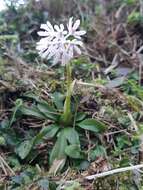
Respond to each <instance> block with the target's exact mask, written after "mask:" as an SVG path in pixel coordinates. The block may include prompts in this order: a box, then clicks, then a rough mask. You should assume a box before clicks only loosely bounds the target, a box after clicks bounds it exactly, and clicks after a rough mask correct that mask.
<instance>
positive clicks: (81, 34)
mask: <svg viewBox="0 0 143 190" xmlns="http://www.w3.org/2000/svg"><path fill="white" fill-rule="evenodd" d="M74 34H75V35H76V36H83V35H85V34H86V31H85V30H80V31H76V32H75V33H74Z"/></svg>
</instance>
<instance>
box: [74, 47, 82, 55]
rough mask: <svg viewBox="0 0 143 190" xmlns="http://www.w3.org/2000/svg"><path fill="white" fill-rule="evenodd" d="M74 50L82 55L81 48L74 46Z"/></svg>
mask: <svg viewBox="0 0 143 190" xmlns="http://www.w3.org/2000/svg"><path fill="white" fill-rule="evenodd" d="M74 50H75V52H76V53H77V54H78V55H80V54H81V50H80V48H79V47H78V46H74Z"/></svg>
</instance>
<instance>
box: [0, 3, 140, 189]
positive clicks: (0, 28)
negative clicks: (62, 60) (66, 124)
mask: <svg viewBox="0 0 143 190" xmlns="http://www.w3.org/2000/svg"><path fill="white" fill-rule="evenodd" d="M5 2H6V4H7V10H5V11H3V12H0V189H10V190H22V189H24V190H25V189H30V190H32V189H33V190H35V189H37V190H38V189H43V190H46V189H50V190H52V189H53V190H54V189H65V190H76V189H79V190H80V189H81V190H82V189H87V190H88V189H90V190H91V189H94V190H96V189H102V190H104V189H113V190H115V189H116V190H118V189H119V190H126V189H127V190H128V189H133V190H136V189H139V190H141V189H143V182H142V173H141V172H140V171H133V172H125V173H122V174H118V175H113V176H109V177H106V178H101V179H96V180H95V181H93V182H91V181H87V180H85V176H88V175H91V174H95V173H99V172H104V171H107V170H110V169H114V168H120V167H125V166H130V165H136V164H140V163H142V162H143V147H142V142H143V139H142V138H143V137H142V131H143V87H142V82H143V73H142V67H143V2H142V0H108V1H107V0H39V1H36V0H25V1H24V2H25V3H24V4H21V1H20V0H19V1H18V0H5ZM71 16H74V18H75V19H76V18H80V19H81V27H82V28H84V29H85V30H86V31H87V34H86V36H85V37H84V39H83V40H84V43H85V45H86V50H87V51H86V52H84V55H83V56H81V57H80V58H78V59H74V60H73V61H72V63H73V78H74V79H76V80H77V82H76V85H75V87H74V91H73V100H72V106H73V110H74V112H75V116H74V127H76V129H77V133H76V132H75V131H73V129H72V131H71V129H69V130H61V129H60V133H59V136H61V138H60V140H57V136H56V134H57V131H58V130H59V129H57V126H56V125H57V120H56V119H57V115H56V116H55V113H58V114H59V113H61V110H62V108H63V101H64V99H65V89H66V88H65V83H64V82H65V78H64V73H65V71H64V68H63V67H61V66H59V65H55V66H52V62H50V61H47V60H42V59H41V58H40V57H39V56H38V54H37V51H36V49H35V47H36V42H37V41H38V40H39V38H38V35H37V31H38V30H39V28H40V25H41V23H46V21H47V20H50V21H51V22H52V23H53V24H54V23H57V24H58V23H61V22H63V23H66V22H67V21H68V19H69V18H70V17H71ZM51 107H52V108H51ZM53 113H54V114H53ZM92 119H94V120H92ZM85 121H86V122H85ZM95 121H96V123H93V122H95ZM53 125H54V127H53ZM87 126H88V128H87ZM95 126H96V127H95ZM83 128H84V129H87V130H83ZM89 128H90V129H89ZM62 129H63V128H62ZM61 131H62V132H61ZM71 137H72V138H71ZM58 139H59V138H58ZM56 140H57V141H56ZM73 141H74V143H73ZM79 141H80V147H79V146H75V144H79ZM67 142H68V144H69V147H68V149H66V150H65V147H66V146H65V144H66V143H67ZM75 142H76V143H75ZM53 147H54V151H53ZM53 152H54V153H53ZM61 154H62V156H63V154H64V156H65V155H66V159H67V160H66V163H64V164H65V165H64V167H62V168H60V167H61V164H60V167H58V166H57V165H58V164H59V163H58V162H57V163H55V164H54V165H52V164H51V163H52V160H53V158H55V157H56V158H58V157H60V156H61ZM60 169H61V171H60Z"/></svg>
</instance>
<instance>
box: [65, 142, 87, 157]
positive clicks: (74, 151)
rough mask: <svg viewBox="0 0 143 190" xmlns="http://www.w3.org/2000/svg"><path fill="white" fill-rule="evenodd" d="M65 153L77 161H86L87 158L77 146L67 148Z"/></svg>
mask: <svg viewBox="0 0 143 190" xmlns="http://www.w3.org/2000/svg"><path fill="white" fill-rule="evenodd" d="M65 152H66V154H67V155H68V156H69V157H71V158H75V159H84V158H85V156H84V154H83V152H82V151H81V149H80V146H79V145H77V144H73V145H69V146H67V147H66V149H65Z"/></svg>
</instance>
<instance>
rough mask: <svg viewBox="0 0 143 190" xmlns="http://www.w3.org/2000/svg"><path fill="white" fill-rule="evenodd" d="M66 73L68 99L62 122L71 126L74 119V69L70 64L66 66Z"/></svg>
mask: <svg viewBox="0 0 143 190" xmlns="http://www.w3.org/2000/svg"><path fill="white" fill-rule="evenodd" d="M66 72H67V93H66V99H65V103H64V113H63V116H62V120H63V122H64V124H66V125H67V124H70V122H71V119H72V111H71V96H72V77H71V75H72V69H71V65H70V63H68V64H67V65H66Z"/></svg>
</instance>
